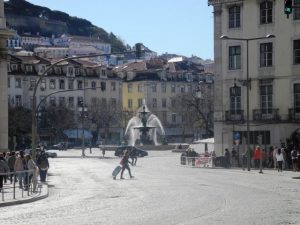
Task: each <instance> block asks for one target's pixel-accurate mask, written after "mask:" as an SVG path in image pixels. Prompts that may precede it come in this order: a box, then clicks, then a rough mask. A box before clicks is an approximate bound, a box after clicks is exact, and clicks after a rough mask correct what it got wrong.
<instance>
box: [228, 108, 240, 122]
mask: <svg viewBox="0 0 300 225" xmlns="http://www.w3.org/2000/svg"><path fill="white" fill-rule="evenodd" d="M225 121H226V122H235V123H243V122H244V111H243V110H228V111H225Z"/></svg>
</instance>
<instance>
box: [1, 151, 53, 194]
mask: <svg viewBox="0 0 300 225" xmlns="http://www.w3.org/2000/svg"><path fill="white" fill-rule="evenodd" d="M48 169H49V161H48V158H47V155H46V154H45V152H44V151H41V152H40V153H39V154H37V160H36V161H34V160H33V159H32V157H31V155H30V154H26V155H25V153H24V151H19V152H15V151H11V152H6V153H5V152H4V153H0V192H1V191H2V189H3V182H4V183H7V180H10V183H11V184H12V183H13V182H19V188H21V189H24V190H28V188H29V186H30V183H31V182H32V185H33V191H34V192H35V191H36V186H37V179H38V176H40V180H41V182H46V176H47V171H48Z"/></svg>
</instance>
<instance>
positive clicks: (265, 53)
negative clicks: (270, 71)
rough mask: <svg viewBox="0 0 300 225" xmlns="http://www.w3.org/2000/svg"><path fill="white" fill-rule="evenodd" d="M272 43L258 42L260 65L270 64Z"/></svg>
mask: <svg viewBox="0 0 300 225" xmlns="http://www.w3.org/2000/svg"><path fill="white" fill-rule="evenodd" d="M272 55H273V43H263V44H260V66H261V67H267V66H272Z"/></svg>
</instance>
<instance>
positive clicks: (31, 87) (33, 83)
mask: <svg viewBox="0 0 300 225" xmlns="http://www.w3.org/2000/svg"><path fill="white" fill-rule="evenodd" d="M34 87H35V79H33V78H31V79H30V87H29V89H30V90H33V88H34Z"/></svg>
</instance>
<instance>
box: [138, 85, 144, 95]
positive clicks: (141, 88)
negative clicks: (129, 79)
mask: <svg viewBox="0 0 300 225" xmlns="http://www.w3.org/2000/svg"><path fill="white" fill-rule="evenodd" d="M138 92H139V93H141V92H143V85H142V84H138Z"/></svg>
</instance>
